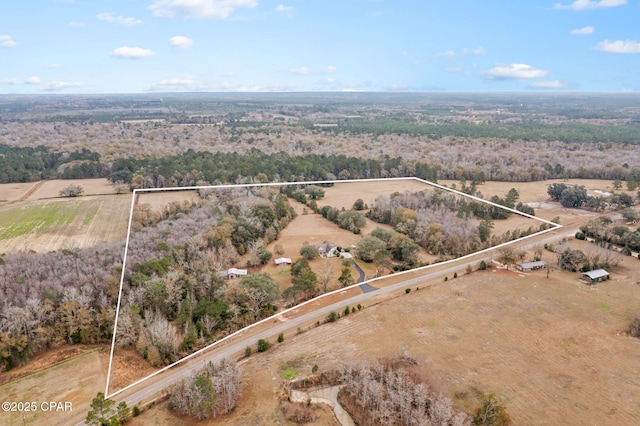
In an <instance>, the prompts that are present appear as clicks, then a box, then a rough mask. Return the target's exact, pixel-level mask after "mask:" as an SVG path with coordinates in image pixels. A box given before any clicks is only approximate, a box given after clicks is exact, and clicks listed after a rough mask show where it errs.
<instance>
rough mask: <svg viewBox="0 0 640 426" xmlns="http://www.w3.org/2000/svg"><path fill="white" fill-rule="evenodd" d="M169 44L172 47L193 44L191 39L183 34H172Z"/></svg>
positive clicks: (182, 47) (179, 47)
mask: <svg viewBox="0 0 640 426" xmlns="http://www.w3.org/2000/svg"><path fill="white" fill-rule="evenodd" d="M169 45H170V46H171V47H173V48H174V49H187V48H189V47H191V46H193V40H191V39H190V38H189V37H185V36H174V37H171V39H170V40H169Z"/></svg>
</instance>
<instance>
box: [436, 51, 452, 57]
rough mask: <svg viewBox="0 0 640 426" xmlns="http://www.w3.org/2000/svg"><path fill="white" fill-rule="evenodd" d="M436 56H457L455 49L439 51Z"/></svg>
mask: <svg viewBox="0 0 640 426" xmlns="http://www.w3.org/2000/svg"><path fill="white" fill-rule="evenodd" d="M436 56H439V57H441V58H453V57H455V56H456V52H455V50H447V51H446V52H442V53H438V54H437V55H436Z"/></svg>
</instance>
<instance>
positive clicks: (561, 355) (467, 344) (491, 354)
mask: <svg viewBox="0 0 640 426" xmlns="http://www.w3.org/2000/svg"><path fill="white" fill-rule="evenodd" d="M632 266H633V269H634V270H635V273H637V272H638V271H639V269H638V268H640V263H639V264H634V265H632ZM639 294H640V287H638V286H635V285H632V284H631V281H630V280H629V279H627V278H626V275H623V276H617V275H616V274H615V273H614V274H613V276H612V280H610V281H607V282H606V283H603V284H600V285H598V286H594V287H588V286H584V285H582V284H578V282H577V274H574V273H559V272H552V274H551V276H550V278H549V279H547V278H546V276H545V272H544V271H538V272H535V273H530V274H519V273H517V272H514V271H506V270H499V271H485V272H475V273H473V274H471V275H465V276H462V277H460V278H458V279H456V280H450V281H448V282H446V283H443V282H438V283H435V285H433V286H432V287H429V288H427V287H422V286H421V289H420V290H419V291H414V292H411V293H410V294H409V295H402V296H400V297H397V298H395V299H392V300H390V301H387V302H384V303H381V304H379V305H376V306H370V307H366V309H365V310H364V311H362V312H359V313H357V314H352V315H350V316H349V317H348V318H342V319H340V320H339V321H338V322H337V323H335V324H332V325H324V326H321V327H318V328H314V329H312V330H310V331H308V332H304V333H303V334H300V335H296V336H291V337H288V338H287V339H286V340H285V342H284V343H283V344H281V345H276V346H275V347H274V348H273V349H270V350H269V351H268V352H266V353H265V354H261V355H256V356H253V357H251V358H249V359H248V360H247V361H246V362H244V363H243V377H244V380H245V388H244V389H245V391H244V392H245V393H244V394H243V399H242V401H241V403H240V404H239V406H238V408H237V409H236V411H235V412H234V413H232V414H231V415H230V416H229V417H228V418H226V419H222V420H219V421H216V422H215V424H216V425H244V424H256V425H270V424H275V421H274V420H275V419H277V394H278V389H279V386H280V385H281V383H282V380H283V379H281V378H280V374H281V372H282V371H283V369H285V368H289V367H291V366H294V368H295V369H296V371H298V372H299V374H300V375H301V376H302V375H305V374H309V372H310V371H311V367H312V366H313V365H314V364H318V366H319V367H320V371H326V370H328V369H331V368H335V367H336V366H338V365H339V364H340V363H342V362H344V361H346V360H349V359H353V358H364V359H370V360H373V359H375V358H379V357H392V356H397V355H398V354H399V352H400V348H401V347H402V346H405V347H406V348H408V349H409V352H410V353H411V355H412V356H413V357H414V358H415V359H416V360H417V361H418V363H419V365H420V366H421V367H422V368H423V369H424V370H425V371H426V373H427V375H428V376H430V377H431V381H432V383H433V386H434V388H435V389H436V390H440V391H443V392H445V393H447V394H448V395H450V396H452V397H454V396H456V397H457V399H456V404H457V405H458V406H459V407H460V408H463V409H466V410H471V409H472V407H473V405H474V404H475V402H476V400H475V399H474V398H475V397H471V396H469V395H472V394H473V392H474V390H479V391H494V392H496V393H497V394H498V395H499V396H500V397H501V398H503V399H504V401H505V402H506V404H507V409H508V412H509V413H510V414H511V417H512V419H513V421H514V424H533V425H535V424H541V425H546V424H575V425H578V424H615V425H634V424H637V420H638V418H640V403H638V401H640V371H639V370H638V368H637V366H638V362H640V341H639V340H638V339H635V338H632V337H629V336H626V335H625V330H626V328H627V327H628V326H629V324H630V322H631V320H632V318H633V316H634V315H635V314H636V313H638V311H639V310H640V306H639V305H638V302H637V301H638V296H639ZM156 410H157V413H154V411H156ZM143 419H149V423H147V422H146V421H145V422H143V423H140V424H158V425H169V424H179V422H178V421H177V420H176V418H175V417H173V416H172V415H171V414H170V413H169V412H167V410H166V409H165V408H163V407H162V406H161V407H158V408H156V409H154V410H152V411H150V412H148V413H145V414H144V415H143V417H142V418H141V419H140V420H143ZM152 419H153V420H152ZM184 424H189V423H184ZM205 424H214V422H210V423H205Z"/></svg>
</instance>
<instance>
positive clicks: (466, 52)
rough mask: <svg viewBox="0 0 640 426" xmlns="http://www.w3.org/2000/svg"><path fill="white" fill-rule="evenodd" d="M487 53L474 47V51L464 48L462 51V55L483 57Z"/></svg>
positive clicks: (483, 49)
mask: <svg viewBox="0 0 640 426" xmlns="http://www.w3.org/2000/svg"><path fill="white" fill-rule="evenodd" d="M487 53H488V51H487V49H485V48H484V47H476V48H475V49H469V48H465V49H463V50H462V54H463V55H476V56H485V55H486V54H487Z"/></svg>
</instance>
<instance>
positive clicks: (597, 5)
mask: <svg viewBox="0 0 640 426" xmlns="http://www.w3.org/2000/svg"><path fill="white" fill-rule="evenodd" d="M625 4H627V0H575V1H574V2H573V3H571V4H567V5H564V4H560V3H556V5H555V6H554V7H555V8H556V9H571V10H587V9H602V8H605V7H617V6H622V5H625Z"/></svg>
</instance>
